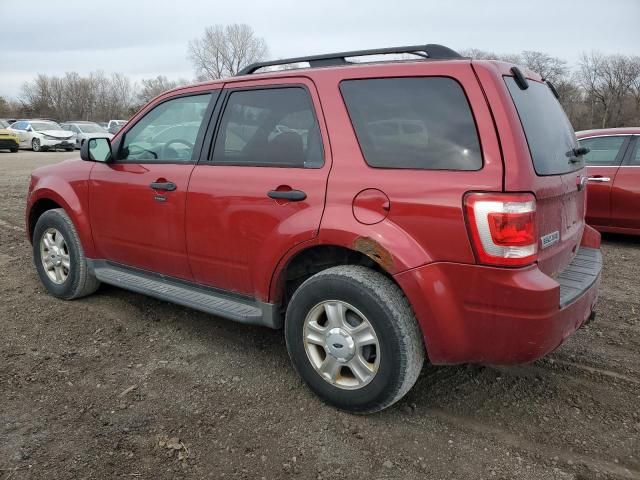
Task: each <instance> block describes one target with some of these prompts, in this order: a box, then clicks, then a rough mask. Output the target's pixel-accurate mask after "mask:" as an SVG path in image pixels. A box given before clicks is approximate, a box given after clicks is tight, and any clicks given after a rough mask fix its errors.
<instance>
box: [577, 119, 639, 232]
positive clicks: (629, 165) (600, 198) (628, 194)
mask: <svg viewBox="0 0 640 480" xmlns="http://www.w3.org/2000/svg"><path fill="white" fill-rule="evenodd" d="M576 136H577V137H578V141H579V142H580V145H582V146H584V147H586V148H589V150H590V151H589V153H588V154H587V155H586V156H585V163H586V166H587V173H588V175H589V188H588V189H587V197H588V202H587V222H588V223H589V224H590V225H592V226H593V227H594V228H596V229H598V230H600V231H602V232H614V233H627V234H631V235H640V128H608V129H603V130H585V131H582V132H578V133H576Z"/></svg>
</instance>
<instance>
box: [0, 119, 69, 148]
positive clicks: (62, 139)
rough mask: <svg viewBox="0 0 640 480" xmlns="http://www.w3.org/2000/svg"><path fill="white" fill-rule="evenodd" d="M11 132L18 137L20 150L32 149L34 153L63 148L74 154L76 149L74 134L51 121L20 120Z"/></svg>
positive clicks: (12, 126)
mask: <svg viewBox="0 0 640 480" xmlns="http://www.w3.org/2000/svg"><path fill="white" fill-rule="evenodd" d="M9 130H11V131H12V132H14V133H15V134H17V135H18V138H19V140H20V144H19V145H20V148H30V149H32V150H33V151H34V152H40V151H43V150H56V149H62V148H63V149H65V150H67V151H68V152H72V151H73V150H75V147H76V138H75V135H74V134H73V132H71V131H69V130H64V129H63V128H62V127H61V126H60V125H58V124H57V123H56V122H53V121H51V120H18V121H17V122H15V123H13V124H12V125H11V126H10V127H9Z"/></svg>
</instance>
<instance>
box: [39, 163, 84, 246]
mask: <svg viewBox="0 0 640 480" xmlns="http://www.w3.org/2000/svg"><path fill="white" fill-rule="evenodd" d="M69 163H76V162H69ZM82 163H86V162H82ZM62 165H63V164H58V165H54V166H52V167H62ZM91 166H92V165H91V164H87V165H86V166H84V168H80V169H79V170H80V171H76V172H75V175H74V174H73V173H74V172H73V170H70V171H68V172H67V173H65V175H64V178H63V177H62V176H58V175H41V174H39V173H38V172H37V171H36V172H34V174H33V176H32V184H31V186H30V193H29V197H28V199H27V208H26V222H27V234H28V236H29V240H30V241H32V240H33V239H32V238H31V232H32V231H33V228H34V227H35V224H32V222H33V221H32V218H31V217H32V216H31V212H32V210H33V208H34V207H35V206H36V205H38V202H40V201H42V200H49V201H52V202H55V203H56V204H58V205H59V206H60V207H61V208H63V209H64V210H65V212H66V213H67V215H69V217H70V218H71V221H72V222H73V224H74V226H75V228H76V231H77V232H78V236H79V237H80V242H81V243H82V248H83V249H84V251H85V255H86V256H87V257H89V258H92V257H95V246H94V244H93V237H92V234H91V224H90V220H89V211H88V205H89V203H88V195H89V190H88V184H87V178H88V177H89V173H88V171H84V170H86V169H87V168H88V169H89V170H90V167H91ZM52 167H47V168H52ZM63 168H64V167H63Z"/></svg>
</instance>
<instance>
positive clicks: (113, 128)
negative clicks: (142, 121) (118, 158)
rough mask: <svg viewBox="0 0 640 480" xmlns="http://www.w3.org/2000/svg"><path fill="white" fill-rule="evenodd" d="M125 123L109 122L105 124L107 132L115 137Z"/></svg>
mask: <svg viewBox="0 0 640 480" xmlns="http://www.w3.org/2000/svg"><path fill="white" fill-rule="evenodd" d="M125 123H127V121H126V120H109V123H107V131H108V132H109V133H112V134H114V135H115V134H116V133H118V132H119V131H120V129H121V128H122V127H124V124H125Z"/></svg>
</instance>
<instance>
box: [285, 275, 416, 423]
mask: <svg viewBox="0 0 640 480" xmlns="http://www.w3.org/2000/svg"><path fill="white" fill-rule="evenodd" d="M285 337H286V341H287V349H288V351H289V355H290V357H291V360H292V362H293V364H294V366H295V368H296V370H297V371H298V373H299V374H300V376H301V377H302V379H303V380H304V381H305V383H306V384H307V385H308V386H309V387H310V388H311V390H313V391H314V393H316V395H318V396H319V397H320V398H321V399H323V400H324V401H325V402H327V403H329V404H331V405H333V406H336V407H338V408H341V409H344V410H349V411H351V412H354V413H371V412H376V411H378V410H382V409H384V408H386V407H388V406H390V405H392V404H393V403H395V402H397V401H398V400H399V399H400V398H402V397H403V396H404V395H405V394H406V393H407V392H408V391H409V390H410V389H411V387H412V386H413V384H414V383H415V381H416V380H417V378H418V374H419V373H420V370H421V369H422V365H423V362H424V357H425V352H424V345H423V342H422V335H421V332H420V329H419V327H418V324H417V322H416V319H415V316H414V315H413V312H412V310H411V307H410V305H409V303H408V301H407V299H406V298H405V296H404V295H403V293H402V291H401V290H400V288H399V287H398V286H397V285H396V284H395V283H394V282H393V281H392V280H391V279H389V278H387V277H385V276H384V275H382V274H381V273H378V272H376V271H373V270H371V269H369V268H366V267H361V266H339V267H333V268H329V269H327V270H324V271H322V272H320V273H318V274H316V275H314V276H313V277H311V278H309V279H308V280H306V281H305V282H304V283H303V284H302V285H301V286H300V287H299V288H298V290H296V292H295V294H294V295H293V297H292V299H291V302H290V303H289V306H288V308H287V315H286V321H285Z"/></svg>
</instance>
